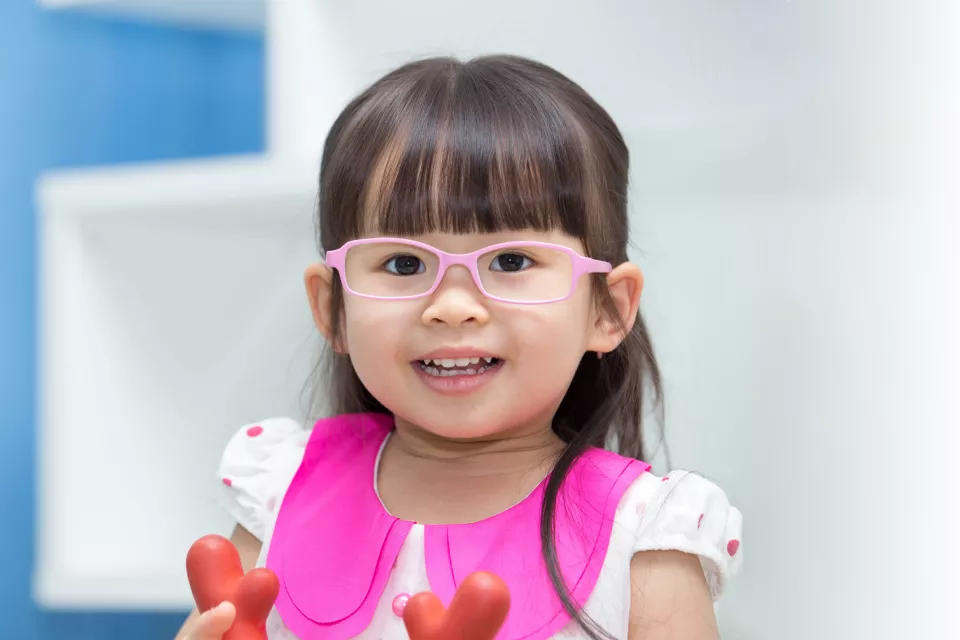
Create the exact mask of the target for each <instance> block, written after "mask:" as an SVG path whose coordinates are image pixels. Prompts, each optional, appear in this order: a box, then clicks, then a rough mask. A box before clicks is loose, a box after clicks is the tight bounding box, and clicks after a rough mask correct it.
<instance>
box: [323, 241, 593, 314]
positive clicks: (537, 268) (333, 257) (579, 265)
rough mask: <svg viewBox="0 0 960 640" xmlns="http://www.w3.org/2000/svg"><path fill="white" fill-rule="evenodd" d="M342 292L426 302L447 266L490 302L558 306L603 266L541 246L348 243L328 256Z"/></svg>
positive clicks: (569, 252)
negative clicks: (467, 248) (460, 248)
mask: <svg viewBox="0 0 960 640" xmlns="http://www.w3.org/2000/svg"><path fill="white" fill-rule="evenodd" d="M326 263H327V265H328V266H330V267H332V268H334V269H336V270H337V272H338V273H339V274H340V281H341V282H342V283H343V287H344V289H346V290H347V291H349V292H350V293H352V294H353V295H356V296H360V297H362V298H372V299H374V300H411V299H414V298H422V297H424V296H428V295H430V294H431V293H433V292H434V291H436V289H437V287H438V286H440V282H441V280H443V276H444V274H445V273H446V272H447V269H449V268H450V267H452V266H455V265H460V266H463V267H466V268H467V269H468V270H469V271H470V274H471V275H472V276H473V282H474V283H475V284H476V285H477V288H478V289H479V290H480V291H481V293H483V295H485V296H486V297H488V298H490V299H491V300H497V301H499V302H510V303H516V304H546V303H549V302H560V301H561V300H566V299H567V298H569V297H570V296H571V295H573V290H574V287H576V284H577V281H578V280H579V279H580V276H582V275H583V274H585V273H607V272H608V271H610V270H611V268H612V267H611V266H610V263H609V262H604V261H602V260H594V259H593V258H586V257H584V256H582V255H580V254H579V253H577V252H576V251H574V250H573V249H571V248H569V247H564V246H562V245H558V244H550V243H547V242H526V241H516V242H502V243H500V244H494V245H490V246H489V247H484V248H483V249H479V250H477V251H474V252H472V253H447V252H445V251H440V250H439V249H437V248H436V247H432V246H430V245H428V244H425V243H423V242H417V241H415V240H405V239H402V238H365V239H363V240H351V241H350V242H347V243H346V244H345V245H343V246H342V247H340V248H339V249H335V250H333V251H328V252H327V256H326Z"/></svg>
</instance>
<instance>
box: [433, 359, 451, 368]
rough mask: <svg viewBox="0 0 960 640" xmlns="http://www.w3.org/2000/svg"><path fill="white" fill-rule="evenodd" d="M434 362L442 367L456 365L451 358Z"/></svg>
mask: <svg viewBox="0 0 960 640" xmlns="http://www.w3.org/2000/svg"><path fill="white" fill-rule="evenodd" d="M434 362H436V363H438V364H441V365H443V366H444V367H452V366H453V365H455V364H456V363H457V361H456V360H454V359H453V358H444V359H443V360H434Z"/></svg>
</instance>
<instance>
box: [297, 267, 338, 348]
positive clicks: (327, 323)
mask: <svg viewBox="0 0 960 640" xmlns="http://www.w3.org/2000/svg"><path fill="white" fill-rule="evenodd" d="M335 277H336V275H335V274H334V272H333V269H331V268H330V267H328V266H327V265H325V264H319V263H317V264H311V265H310V266H309V267H307V271H306V272H305V273H304V274H303V283H304V285H305V286H306V288H307V300H309V301H310V312H311V313H312V314H313V323H314V324H315V325H316V326H317V329H318V330H319V331H320V333H321V334H322V335H323V337H324V338H326V340H327V342H329V343H330V346H331V347H332V348H333V350H334V351H336V352H337V353H346V352H347V348H346V340H343V331H344V328H343V323H342V322H341V324H340V339H339V340H337V341H336V342H334V341H333V340H332V335H333V314H334V313H339V310H336V309H332V308H331V298H332V294H333V279H334V278H335Z"/></svg>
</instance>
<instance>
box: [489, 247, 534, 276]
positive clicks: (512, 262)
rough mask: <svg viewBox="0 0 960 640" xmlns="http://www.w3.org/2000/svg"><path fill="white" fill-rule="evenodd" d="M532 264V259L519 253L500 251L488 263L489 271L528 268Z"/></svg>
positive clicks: (513, 270)
mask: <svg viewBox="0 0 960 640" xmlns="http://www.w3.org/2000/svg"><path fill="white" fill-rule="evenodd" d="M533 264H534V262H533V260H531V259H530V258H528V257H527V256H525V255H523V254H521V253H509V252H505V253H501V254H500V255H498V256H496V257H495V258H494V259H493V262H491V263H490V270H491V271H506V272H515V271H523V270H524V269H529V268H530V267H532V266H533Z"/></svg>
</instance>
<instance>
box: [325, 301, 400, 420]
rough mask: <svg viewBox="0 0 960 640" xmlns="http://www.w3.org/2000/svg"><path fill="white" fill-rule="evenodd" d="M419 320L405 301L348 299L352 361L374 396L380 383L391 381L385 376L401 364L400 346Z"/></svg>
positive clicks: (346, 316)
mask: <svg viewBox="0 0 960 640" xmlns="http://www.w3.org/2000/svg"><path fill="white" fill-rule="evenodd" d="M416 319H417V314H416V312H415V310H414V311H411V305H407V304H404V303H402V302H391V303H390V304H384V303H383V302H378V301H375V300H364V299H362V298H359V299H357V298H348V299H347V300H345V302H344V323H343V326H344V330H345V332H344V337H345V338H346V346H347V350H348V353H349V354H350V361H351V362H352V363H353V368H354V369H355V370H356V372H357V376H358V377H359V378H360V380H361V381H362V382H363V383H364V385H365V386H366V387H367V389H369V390H370V392H371V393H373V394H374V395H377V393H378V390H379V387H380V386H381V385H380V384H379V381H380V380H382V379H385V378H390V376H384V375H383V374H384V372H387V371H391V370H392V369H391V366H392V365H393V364H396V363H399V360H398V358H399V357H400V355H401V350H400V345H401V344H402V343H403V338H404V336H405V335H406V334H407V333H408V332H409V330H410V327H411V322H415V321H416ZM381 401H382V399H381Z"/></svg>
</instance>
